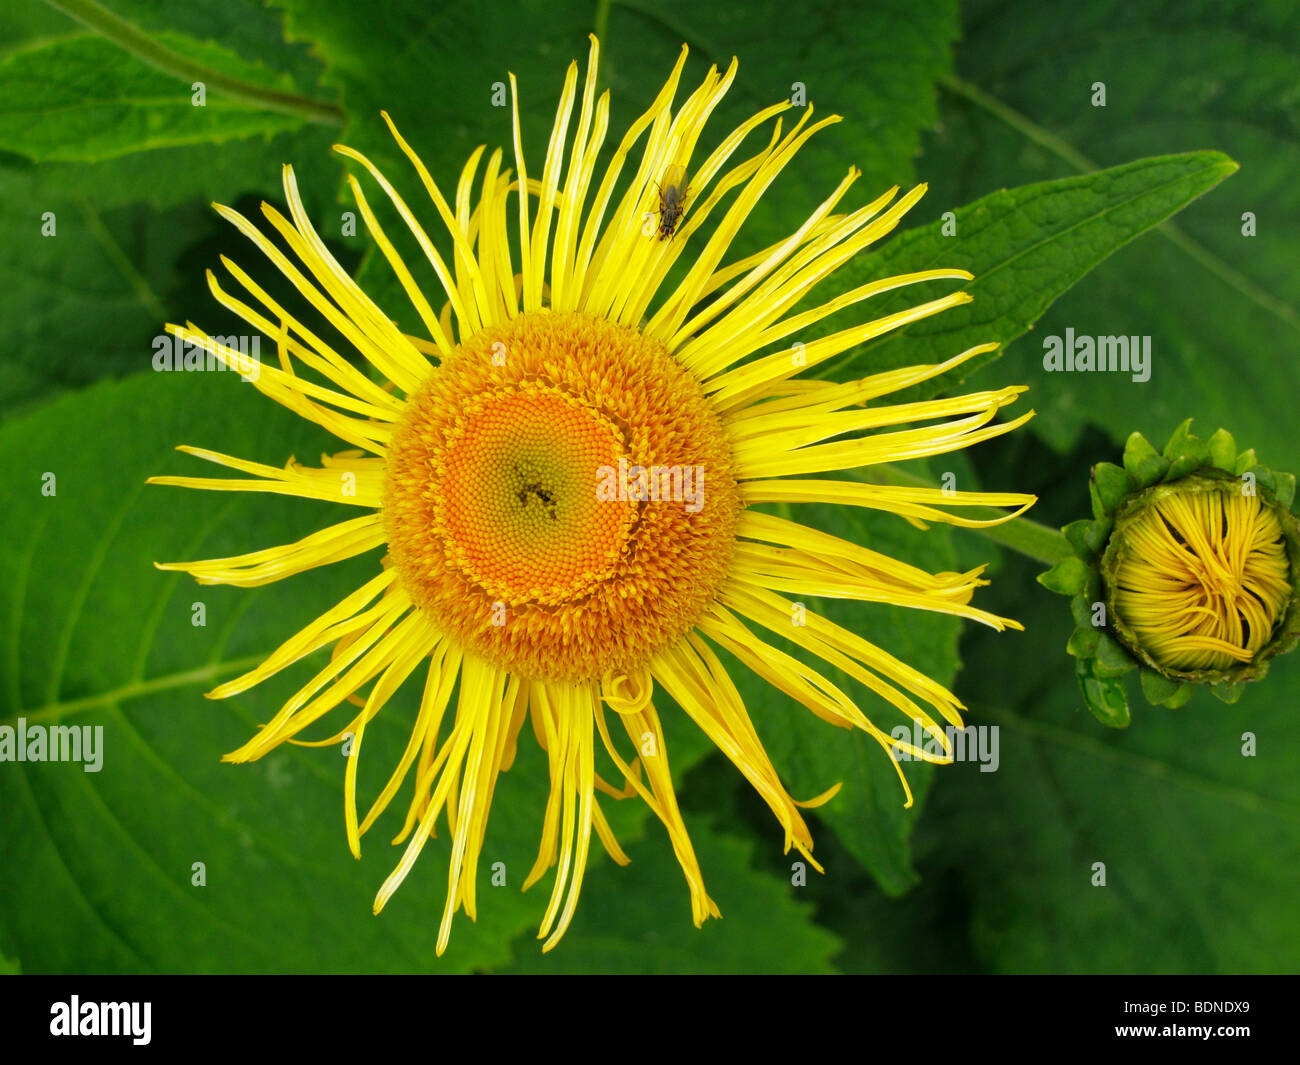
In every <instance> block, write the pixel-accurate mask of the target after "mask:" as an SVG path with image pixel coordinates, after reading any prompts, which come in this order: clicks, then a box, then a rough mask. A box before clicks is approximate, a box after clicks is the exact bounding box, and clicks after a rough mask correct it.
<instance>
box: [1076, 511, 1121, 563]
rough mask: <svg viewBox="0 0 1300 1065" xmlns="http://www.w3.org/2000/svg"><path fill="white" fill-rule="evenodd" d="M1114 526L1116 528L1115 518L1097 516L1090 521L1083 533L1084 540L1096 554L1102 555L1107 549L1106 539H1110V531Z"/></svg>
mask: <svg viewBox="0 0 1300 1065" xmlns="http://www.w3.org/2000/svg"><path fill="white" fill-rule="evenodd" d="M1113 528H1115V519H1114V518H1096V519H1094V520H1093V521H1090V522H1088V528H1087V529H1086V530H1085V531H1084V534H1083V542H1084V543H1085V544H1086V545H1087V546H1088V547H1089V548H1091V550H1092V552H1093V554H1094V555H1096V556H1098V557H1100V556H1101V553H1102V552H1103V551H1105V550H1106V541H1107V540H1109V539H1110V531H1111V529H1113Z"/></svg>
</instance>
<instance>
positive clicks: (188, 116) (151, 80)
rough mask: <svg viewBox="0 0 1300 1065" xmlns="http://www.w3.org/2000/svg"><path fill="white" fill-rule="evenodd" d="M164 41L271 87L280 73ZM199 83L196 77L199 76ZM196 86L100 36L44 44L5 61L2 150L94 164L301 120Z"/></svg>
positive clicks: (0, 94)
mask: <svg viewBox="0 0 1300 1065" xmlns="http://www.w3.org/2000/svg"><path fill="white" fill-rule="evenodd" d="M159 42H160V43H161V44H163V45H164V46H166V47H168V48H170V49H171V50H172V51H174V52H178V53H183V54H185V55H186V56H187V57H192V58H193V59H195V60H196V61H197V62H199V63H201V64H203V65H204V66H208V67H214V68H215V67H219V68H220V69H222V70H223V71H225V72H228V73H229V74H230V75H231V76H232V77H238V78H240V79H241V80H249V81H252V82H256V83H260V84H262V85H264V86H265V87H266V88H267V89H277V90H283V89H286V88H288V87H289V81H288V79H287V78H284V77H278V78H277V77H273V76H270V75H268V73H267V72H266V71H264V70H262V69H261V68H258V67H253V66H251V65H249V64H246V63H243V62H241V61H240V60H239V59H238V57H236V56H234V55H233V54H231V53H229V52H227V51H226V50H225V49H222V48H219V47H217V46H215V45H209V44H204V43H202V42H200V41H196V40H191V39H187V38H180V37H177V36H175V35H171V34H168V35H163V36H160V37H159ZM196 80H198V79H196ZM192 84H193V83H187V82H185V81H184V80H183V79H181V78H179V77H177V76H175V75H173V74H168V73H165V72H163V71H161V70H158V69H156V68H154V67H152V66H149V65H148V64H146V63H145V62H144V61H143V60H141V59H137V58H136V57H135V56H134V55H131V54H130V53H129V52H126V51H124V50H123V49H122V48H120V47H119V46H118V45H116V44H114V43H113V42H111V41H108V40H106V39H105V38H103V37H99V36H95V35H91V34H86V35H78V36H73V37H65V38H62V39H59V40H54V41H47V42H41V43H38V44H35V45H32V46H30V47H27V48H22V49H19V50H17V51H14V52H11V53H10V54H9V55H7V56H6V57H5V58H4V59H3V60H0V148H3V149H5V150H6V151H11V152H16V153H18V154H20V155H24V156H27V157H28V158H30V159H35V160H51V161H63V162H69V161H71V162H97V161H99V160H103V159H111V158H114V157H115V156H119V155H127V154H129V153H131V152H138V151H145V150H148V149H152V148H168V147H176V146H178V145H188V144H211V143H220V142H222V141H227V140H232V139H236V138H241V137H249V136H252V135H255V134H269V133H278V132H281V131H282V130H286V129H295V128H297V127H298V126H301V125H302V123H303V118H302V117H301V116H297V115H291V114H286V113H283V112H281V111H272V110H268V109H266V108H264V107H259V106H258V105H257V104H255V103H249V102H247V101H245V100H240V99H235V98H232V97H230V96H228V95H226V94H223V93H219V92H216V91H215V90H213V91H212V92H211V93H210V94H209V93H207V92H206V91H205V92H204V95H203V102H202V103H201V104H198V103H196V102H195V100H196V99H198V98H197V97H195V95H194V91H193V90H192Z"/></svg>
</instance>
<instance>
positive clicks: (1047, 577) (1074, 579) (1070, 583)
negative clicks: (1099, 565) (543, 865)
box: [1038, 557, 1089, 595]
mask: <svg viewBox="0 0 1300 1065" xmlns="http://www.w3.org/2000/svg"><path fill="white" fill-rule="evenodd" d="M1088 572H1089V571H1088V566H1087V563H1085V562H1083V561H1082V560H1080V559H1077V558H1074V557H1070V558H1063V559H1061V561H1060V562H1058V563H1057V564H1056V565H1055V566H1053V567H1052V568H1051V569H1049V570H1048V571H1047V572H1046V573H1040V574H1039V575H1038V583H1039V584H1041V585H1042V586H1043V587H1044V588H1046V589H1048V590H1049V591H1053V592H1056V593H1058V594H1060V595H1078V594H1079V593H1080V592H1081V591H1083V588H1084V585H1085V584H1086V583H1087V580H1088Z"/></svg>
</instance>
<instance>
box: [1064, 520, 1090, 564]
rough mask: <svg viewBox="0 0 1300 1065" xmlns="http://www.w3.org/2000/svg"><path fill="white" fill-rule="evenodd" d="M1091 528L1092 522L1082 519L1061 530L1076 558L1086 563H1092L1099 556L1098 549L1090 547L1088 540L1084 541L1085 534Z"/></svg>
mask: <svg viewBox="0 0 1300 1065" xmlns="http://www.w3.org/2000/svg"><path fill="white" fill-rule="evenodd" d="M1091 527H1092V522H1090V521H1089V520H1088V519H1087V518H1080V519H1079V520H1078V521H1072V522H1070V524H1069V525H1066V526H1064V527H1063V528H1062V529H1061V534H1062V535H1063V536H1064V537H1065V539H1066V542H1067V543H1068V544H1069V545H1070V547H1071V548H1073V550H1074V554H1075V556H1076V557H1078V558H1080V559H1082V560H1083V561H1084V562H1092V561H1093V560H1094V559H1095V558H1096V556H1097V552H1096V549H1095V548H1093V547H1090V546H1089V544H1088V542H1087V540H1085V539H1084V537H1085V534H1086V533H1087V531H1088V529H1090V528H1091Z"/></svg>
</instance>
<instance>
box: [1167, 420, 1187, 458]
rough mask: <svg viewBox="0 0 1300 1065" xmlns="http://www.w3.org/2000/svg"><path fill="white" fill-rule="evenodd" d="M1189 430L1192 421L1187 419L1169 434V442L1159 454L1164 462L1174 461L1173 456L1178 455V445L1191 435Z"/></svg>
mask: <svg viewBox="0 0 1300 1065" xmlns="http://www.w3.org/2000/svg"><path fill="white" fill-rule="evenodd" d="M1191 430H1192V419H1191V418H1188V419H1187V420H1186V421H1184V422H1183V423H1182V424H1181V425H1180V426H1179V427H1178V428H1177V429H1175V430H1174V431H1173V432H1172V433H1171V434H1170V436H1169V441H1168V443H1166V444H1165V449H1164V451H1163V452H1161V454H1163V455H1164V457H1165V459H1166V460H1168V461H1169V462H1173V461H1174V456H1176V455H1177V454H1178V445H1179V444H1181V443H1182V442H1183V441H1184V440H1186V439H1187V438H1188V437H1189V436H1190V435H1191Z"/></svg>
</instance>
